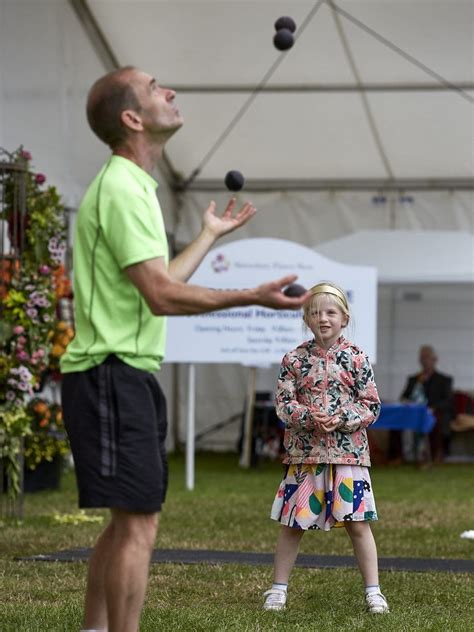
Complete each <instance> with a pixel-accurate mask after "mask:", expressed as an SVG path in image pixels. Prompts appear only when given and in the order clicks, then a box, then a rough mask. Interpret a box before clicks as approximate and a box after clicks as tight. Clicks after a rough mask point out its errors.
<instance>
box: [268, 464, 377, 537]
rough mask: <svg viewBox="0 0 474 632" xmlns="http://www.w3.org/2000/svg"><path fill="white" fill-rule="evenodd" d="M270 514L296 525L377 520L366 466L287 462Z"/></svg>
mask: <svg viewBox="0 0 474 632" xmlns="http://www.w3.org/2000/svg"><path fill="white" fill-rule="evenodd" d="M271 518H272V519H273V520H278V522H281V524H284V525H286V526H287V527H294V528H296V529H321V530H323V531H329V529H331V528H332V527H342V526H344V522H347V521H354V520H377V510H376V508H375V499H374V495H373V493H372V482H371V480H370V474H369V468H368V467H364V466H361V465H339V464H333V463H320V464H308V463H296V464H289V465H288V466H287V469H286V473H285V476H284V477H283V480H282V482H281V483H280V487H279V488H278V492H277V494H276V496H275V500H274V501H273V506H272V511H271Z"/></svg>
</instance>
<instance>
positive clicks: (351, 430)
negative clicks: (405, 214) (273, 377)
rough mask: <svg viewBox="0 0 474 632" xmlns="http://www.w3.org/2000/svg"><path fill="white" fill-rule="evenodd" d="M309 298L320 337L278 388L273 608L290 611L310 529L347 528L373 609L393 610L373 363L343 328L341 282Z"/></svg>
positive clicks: (267, 605)
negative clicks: (374, 462)
mask: <svg viewBox="0 0 474 632" xmlns="http://www.w3.org/2000/svg"><path fill="white" fill-rule="evenodd" d="M310 293H311V294H310V298H309V300H308V301H307V302H306V304H305V305H304V322H305V324H306V325H307V326H308V327H309V329H310V330H311V331H312V333H313V334H314V338H312V339H311V340H308V341H306V342H303V343H302V344H301V345H299V346H298V347H297V348H296V349H294V350H293V351H290V352H289V353H287V354H286V355H285V356H284V358H283V360H282V363H281V367H280V374H279V377H278V386H277V391H276V409H277V414H278V416H279V417H280V419H282V420H283V421H284V422H285V424H286V429H285V457H284V460H283V462H284V463H285V464H286V472H285V475H284V478H283V480H282V482H281V484H280V486H279V489H278V492H277V494H276V497H275V500H274V502H273V506H272V511H271V517H272V519H273V520H277V521H278V522H280V524H281V526H280V532H279V536H278V540H277V546H276V553H275V563H274V578H273V585H272V587H271V589H270V590H267V591H266V593H265V594H264V597H265V602H264V609H265V610H282V609H283V608H285V604H286V599H287V589H288V580H289V577H290V573H291V570H292V568H293V566H294V563H295V560H296V556H297V555H298V549H299V544H300V541H301V538H302V536H303V534H304V532H305V531H307V530H309V529H320V530H322V531H329V530H330V529H331V528H332V527H345V529H346V531H347V533H348V535H349V537H350V539H351V541H352V545H353V548H354V553H355V557H356V559H357V562H358V565H359V568H360V572H361V574H362V578H363V580H364V585H365V599H366V604H367V608H368V610H369V611H370V612H373V613H385V612H388V605H387V601H386V599H385V597H384V596H383V594H382V592H381V590H380V586H379V576H378V563H377V549H376V545H375V540H374V537H373V535H372V531H371V528H370V522H371V521H372V520H377V511H376V507H375V501H374V495H373V492H372V483H371V480H370V474H369V466H370V457H369V446H368V441H367V433H366V428H367V426H369V425H370V424H372V423H373V422H374V421H375V420H376V419H377V417H378V414H379V412H380V400H379V396H378V394H377V388H376V386H375V382H374V375H373V371H372V367H371V365H370V363H369V360H368V358H367V356H366V355H365V353H364V352H363V351H362V350H361V349H359V348H358V347H357V346H356V345H354V344H353V343H352V342H349V341H348V340H346V339H345V337H344V336H343V335H342V331H343V329H344V328H345V327H346V326H347V325H348V324H349V320H350V311H349V302H348V300H347V296H346V294H345V293H344V292H343V290H342V289H341V288H339V287H337V286H336V285H334V284H333V283H328V282H324V283H318V284H317V285H315V286H314V287H313V288H312V289H311V290H310Z"/></svg>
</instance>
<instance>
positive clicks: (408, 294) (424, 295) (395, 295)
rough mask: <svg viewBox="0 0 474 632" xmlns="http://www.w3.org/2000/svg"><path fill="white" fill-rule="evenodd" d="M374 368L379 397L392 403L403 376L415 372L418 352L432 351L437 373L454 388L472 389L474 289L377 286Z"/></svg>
mask: <svg viewBox="0 0 474 632" xmlns="http://www.w3.org/2000/svg"><path fill="white" fill-rule="evenodd" d="M378 310H379V312H378V331H377V365H376V367H375V374H376V379H377V385H378V388H379V390H380V393H381V395H382V397H384V398H385V399H387V400H396V399H397V398H398V397H399V396H400V394H401V392H402V390H403V386H404V384H405V381H406V378H407V376H408V375H411V374H413V373H416V372H417V371H418V370H419V364H418V349H419V347H420V346H421V345H424V344H427V345H431V346H433V347H434V348H435V349H436V351H437V353H438V357H439V363H438V369H439V370H440V371H441V372H443V373H448V374H449V375H452V376H453V378H454V388H455V389H459V390H467V391H473V390H474V286H473V284H472V283H471V284H430V285H426V284H423V285H418V284H400V285H382V286H379V297H378Z"/></svg>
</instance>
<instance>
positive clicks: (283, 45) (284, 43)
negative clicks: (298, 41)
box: [273, 29, 295, 50]
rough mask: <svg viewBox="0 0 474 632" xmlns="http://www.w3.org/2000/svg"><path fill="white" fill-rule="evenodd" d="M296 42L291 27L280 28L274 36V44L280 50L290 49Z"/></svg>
mask: <svg viewBox="0 0 474 632" xmlns="http://www.w3.org/2000/svg"><path fill="white" fill-rule="evenodd" d="M294 43H295V39H294V37H293V33H292V32H291V31H290V30H289V29H280V30H279V31H277V33H275V37H274V38H273V44H274V45H275V48H278V50H288V49H289V48H291V47H292V46H293V44H294Z"/></svg>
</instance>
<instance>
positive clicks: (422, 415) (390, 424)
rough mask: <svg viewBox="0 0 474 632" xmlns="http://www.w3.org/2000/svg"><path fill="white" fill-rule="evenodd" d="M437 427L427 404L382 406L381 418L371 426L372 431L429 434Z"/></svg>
mask: <svg viewBox="0 0 474 632" xmlns="http://www.w3.org/2000/svg"><path fill="white" fill-rule="evenodd" d="M434 425H435V418H434V416H433V413H432V412H431V410H430V409H429V408H428V406H426V405H425V404H400V403H397V404H382V409H381V411H380V416H379V418H378V419H377V421H376V422H375V423H374V424H372V425H371V426H369V428H370V429H371V430H372V429H373V430H413V431H414V432H418V433H420V434H428V433H429V432H431V430H432V429H433V426H434Z"/></svg>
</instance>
